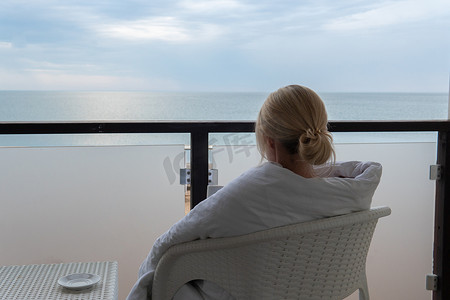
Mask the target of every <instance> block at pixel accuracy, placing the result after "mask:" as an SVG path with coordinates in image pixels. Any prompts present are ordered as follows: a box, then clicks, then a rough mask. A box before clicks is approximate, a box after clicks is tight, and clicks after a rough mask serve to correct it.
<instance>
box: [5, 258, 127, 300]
mask: <svg viewBox="0 0 450 300" xmlns="http://www.w3.org/2000/svg"><path fill="white" fill-rule="evenodd" d="M117 272H118V265H117V262H90V263H64V264H48V265H25V266H4V267H0V299H1V300H13V299H17V300H37V299H46V300H47V299H49V300H50V299H55V300H56V299H58V300H69V299H70V300H75V299H79V300H81V299H102V300H117V297H118V293H117V292H118V291H117V284H118V273H117ZM73 273H94V274H97V275H99V276H100V277H101V280H100V282H98V283H97V284H95V285H94V286H93V287H92V288H90V289H86V290H82V291H71V290H68V289H65V288H63V287H61V286H60V285H59V284H58V279H59V278H61V277H62V276H65V275H69V274H73Z"/></svg>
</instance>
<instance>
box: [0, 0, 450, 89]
mask: <svg viewBox="0 0 450 300" xmlns="http://www.w3.org/2000/svg"><path fill="white" fill-rule="evenodd" d="M449 75H450V1H448V0H400V1H377V0H375V1H374V0H339V1H336V0H296V1H287V0H280V1H272V0H246V1H243V0H197V1H196V0H173V1H169V0H164V1H162V0H121V1H118V0H96V1H92V0H76V1H74V0H65V1H60V0H25V1H24V0H1V1H0V90H102V91H103V90H111V91H116V90H139V91H140V90H144V91H147V90H148V91H181V92H182V91H221V92H222V91H224V92H240V91H249V92H255V91H262V92H267V91H273V90H275V89H277V88H279V87H281V86H284V85H287V84H302V85H306V86H309V87H311V88H313V89H315V90H318V91H321V92H444V93H448V91H449Z"/></svg>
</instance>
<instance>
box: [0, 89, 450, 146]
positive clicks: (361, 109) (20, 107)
mask: <svg viewBox="0 0 450 300" xmlns="http://www.w3.org/2000/svg"><path fill="white" fill-rule="evenodd" d="M268 94H269V93H268V92H267V93H266V92H238V93H236V92H130V91H0V122H59V121H64V122H67V121H73V122H80V121H187V120H189V121H192V120H194V121H195V120H213V121H214V120H216V121H217V120H220V121H237V120H239V121H254V120H255V118H256V116H257V113H258V111H259V108H260V107H261V105H262V103H263V102H264V100H265V99H266V97H267V96H268ZM318 94H319V95H320V96H321V98H322V99H323V101H324V102H325V105H326V107H327V111H328V117H329V120H332V121H339V120H443V119H445V120H446V119H448V111H449V108H448V102H449V95H448V94H447V93H320V92H319V93H318ZM247 135H248V134H247ZM334 138H335V142H341V143H357V142H363V143H371V142H374V143H380V142H388V143H389V142H430V141H431V142H432V141H436V133H426V132H425V133H423V132H411V133H404V132H394V133H334ZM210 139H212V140H214V142H215V143H217V144H226V143H227V142H228V141H229V139H225V138H224V136H223V135H220V134H216V135H212V136H211V137H210ZM250 140H251V143H253V142H254V139H252V138H251V137H250ZM153 144H189V134H84V135H83V134H71V135H0V147H47V146H109V145H153Z"/></svg>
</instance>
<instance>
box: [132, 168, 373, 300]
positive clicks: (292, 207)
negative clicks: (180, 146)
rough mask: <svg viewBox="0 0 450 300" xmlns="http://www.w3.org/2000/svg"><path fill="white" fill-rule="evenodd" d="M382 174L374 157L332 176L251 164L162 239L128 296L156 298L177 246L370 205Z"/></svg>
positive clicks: (156, 245) (322, 216)
mask: <svg viewBox="0 0 450 300" xmlns="http://www.w3.org/2000/svg"><path fill="white" fill-rule="evenodd" d="M380 177H381V165H380V164H378V163H374V162H342V163H336V165H335V166H334V168H333V170H332V171H331V172H330V173H329V175H328V176H327V177H316V178H304V177H301V176H299V175H297V174H295V173H293V172H291V171H289V170H287V169H284V168H282V167H281V166H280V165H278V164H275V163H264V164H262V165H261V166H258V167H256V168H253V169H250V170H249V171H247V172H245V173H244V174H242V175H241V176H240V177H238V178H236V179H235V180H233V181H232V182H231V183H229V184H228V185H227V186H225V187H224V188H222V189H221V190H219V191H218V192H217V193H216V194H214V195H212V196H211V197H209V198H208V199H206V200H204V201H202V202H201V203H200V204H198V205H197V206H196V207H195V208H194V209H193V210H191V212H190V213H188V214H187V215H186V216H185V217H184V218H183V219H181V220H180V221H179V222H177V223H176V224H174V225H173V226H172V227H171V228H170V229H169V230H168V231H167V232H166V233H164V234H163V235H161V236H160V237H159V238H158V239H157V240H156V242H155V244H154V245H153V248H152V249H151V251H150V253H149V255H148V257H147V258H146V259H145V261H144V262H143V263H142V265H141V268H140V270H139V279H138V281H137V282H136V284H135V285H134V287H133V289H132V291H131V292H130V294H129V296H128V298H127V299H128V300H143V299H151V286H152V281H153V275H154V271H155V268H156V265H157V264H158V261H159V259H160V258H161V256H162V254H163V253H164V252H165V251H166V250H167V249H168V248H169V247H170V246H172V245H175V244H179V243H183V242H187V241H192V240H196V239H206V238H216V237H228V236H236V235H242V234H247V233H251V232H256V231H260V230H264V229H268V228H273V227H278V226H283V225H287V224H293V223H298V222H305V221H310V220H314V219H319V218H324V217H330V216H335V215H340V214H347V213H350V212H354V211H359V210H363V209H369V208H370V204H371V201H372V196H373V194H374V192H375V189H376V187H377V186H378V183H379V181H380ZM197 288H198V287H197Z"/></svg>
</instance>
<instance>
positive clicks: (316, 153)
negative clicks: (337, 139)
mask: <svg viewBox="0 0 450 300" xmlns="http://www.w3.org/2000/svg"><path fill="white" fill-rule="evenodd" d="M332 141H333V138H332V136H331V133H330V132H328V130H321V129H316V130H314V129H307V130H305V131H304V132H303V133H302V134H301V135H300V138H299V144H298V152H299V154H300V156H301V157H302V158H303V159H304V160H306V161H307V162H309V163H311V164H313V165H320V164H323V163H325V162H326V161H327V160H328V159H329V157H330V153H333V152H334V151H333V150H332V148H333V146H332Z"/></svg>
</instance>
